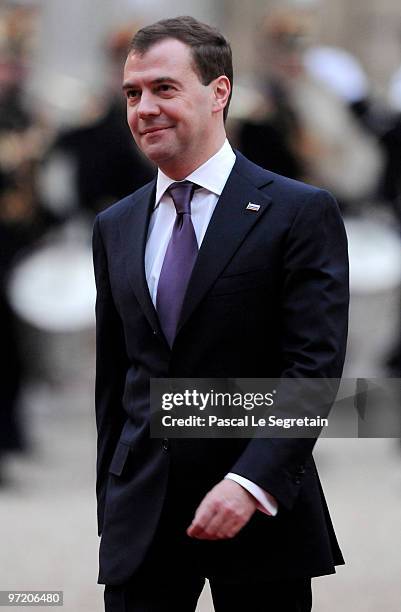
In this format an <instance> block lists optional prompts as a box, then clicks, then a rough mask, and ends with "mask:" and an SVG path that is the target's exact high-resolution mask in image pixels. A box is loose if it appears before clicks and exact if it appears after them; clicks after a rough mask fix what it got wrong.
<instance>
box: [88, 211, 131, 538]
mask: <svg viewBox="0 0 401 612" xmlns="http://www.w3.org/2000/svg"><path fill="white" fill-rule="evenodd" d="M93 262H94V270H95V280H96V290H97V297H96V384H95V409H96V426H97V465H96V468H97V478H96V496H97V508H98V532H99V535H100V534H101V532H102V526H103V516H104V504H105V496H106V488H107V480H108V470H109V466H110V463H111V459H112V456H113V453H114V450H115V448H116V445H117V442H118V440H119V438H120V434H121V430H122V427H123V425H124V422H125V420H126V415H125V412H124V410H123V407H122V397H123V392H124V384H125V377H126V371H127V367H128V358H127V354H126V348H125V340H124V333H123V327H122V322H121V319H120V316H119V314H118V312H117V310H116V307H115V304H114V301H113V297H112V292H111V288H110V280H109V274H108V266H107V257H106V251H105V247H104V244H103V240H102V236H101V230H100V219H99V217H97V218H96V221H95V225H94V228H93Z"/></svg>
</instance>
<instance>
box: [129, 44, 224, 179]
mask: <svg viewBox="0 0 401 612" xmlns="http://www.w3.org/2000/svg"><path fill="white" fill-rule="evenodd" d="M123 88H124V91H125V93H126V98H127V119H128V124H129V127H130V129H131V132H132V135H133V137H134V139H135V141H136V143H137V145H138V147H139V148H140V149H141V150H142V151H143V152H144V153H145V155H146V156H147V157H148V158H149V159H151V160H152V161H153V162H154V163H155V164H156V165H157V166H159V167H160V168H161V169H162V170H163V171H164V172H166V173H167V174H168V175H169V176H171V177H172V178H178V176H179V175H181V174H182V173H183V172H182V171H183V170H184V175H185V174H188V173H189V172H191V171H192V170H194V169H195V168H197V167H198V166H199V165H200V164H202V163H203V162H204V161H205V160H206V159H207V158H208V157H209V156H210V155H212V154H213V153H214V152H215V151H214V150H213V144H214V141H215V139H216V136H215V132H216V125H217V124H216V118H217V115H216V96H215V91H214V82H213V81H212V83H210V84H209V85H203V84H202V83H201V81H200V80H199V77H198V75H197V73H196V72H195V71H194V68H193V63H192V56H191V51H190V48H189V47H188V46H187V45H185V44H184V43H182V42H181V41H178V40H175V39H173V38H168V39H166V40H163V41H161V42H159V43H156V44H155V45H154V46H152V47H150V49H148V51H146V53H144V54H143V55H140V54H138V53H130V55H129V56H128V58H127V61H126V63H125V68H124V86H123ZM182 178H183V177H182Z"/></svg>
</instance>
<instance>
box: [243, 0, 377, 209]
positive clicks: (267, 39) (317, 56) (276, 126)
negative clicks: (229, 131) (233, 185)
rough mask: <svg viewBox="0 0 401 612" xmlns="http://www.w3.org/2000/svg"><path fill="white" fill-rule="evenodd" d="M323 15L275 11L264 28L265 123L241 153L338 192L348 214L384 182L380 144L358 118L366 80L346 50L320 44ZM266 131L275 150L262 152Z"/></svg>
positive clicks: (248, 131) (249, 128)
mask: <svg viewBox="0 0 401 612" xmlns="http://www.w3.org/2000/svg"><path fill="white" fill-rule="evenodd" d="M317 15H318V9H317V8H316V7H314V6H312V7H310V6H309V5H307V6H306V7H305V6H301V7H298V8H297V7H295V6H284V7H279V8H277V7H275V8H273V9H272V10H271V11H269V12H268V14H267V16H266V18H265V21H264V25H263V28H262V29H261V33H260V34H261V35H260V41H259V49H258V55H259V56H260V55H262V56H263V57H264V58H265V61H264V62H263V66H262V68H261V69H260V79H261V82H262V83H264V95H265V112H264V117H263V116H262V117H260V116H259V117H257V118H256V119H255V118H253V117H250V118H249V119H247V120H246V121H244V122H243V125H242V127H241V128H240V130H239V147H240V148H241V150H243V151H244V153H245V154H246V155H248V156H250V157H251V159H253V160H254V161H256V162H257V163H259V164H261V165H263V166H264V167H266V168H270V169H272V170H275V171H277V172H279V173H281V174H285V175H287V176H291V177H292V178H298V179H300V180H304V181H306V182H310V183H313V184H318V185H321V186H323V187H325V188H327V189H329V190H330V191H332V192H333V193H334V194H335V196H336V197H337V199H338V201H339V203H340V206H341V207H342V208H343V210H347V209H349V208H350V207H352V208H355V207H356V208H358V207H359V206H361V205H365V203H366V200H367V199H370V198H372V197H373V194H375V192H376V189H377V185H378V182H379V176H380V173H381V170H382V164H383V159H382V155H381V151H380V147H379V144H378V143H377V139H375V138H374V137H372V135H371V134H370V133H369V132H368V130H366V129H365V128H363V127H362V126H361V124H360V123H359V122H358V121H357V120H356V118H355V116H354V114H353V113H352V112H351V109H350V106H351V104H352V103H354V102H355V101H359V100H360V99H361V98H362V99H364V98H365V96H366V92H367V90H368V81H367V77H366V76H365V75H364V73H363V71H362V69H361V68H360V67H359V65H358V64H357V61H356V60H355V59H354V58H353V57H352V56H351V55H350V54H349V53H346V52H345V51H343V50H342V49H336V48H328V47H319V46H317V45H316V42H315V40H316V28H317ZM260 130H262V131H263V133H264V134H265V136H266V142H268V143H270V146H267V147H263V148H261V147H260V144H258V142H260V140H261V139H260V138H259V136H260Z"/></svg>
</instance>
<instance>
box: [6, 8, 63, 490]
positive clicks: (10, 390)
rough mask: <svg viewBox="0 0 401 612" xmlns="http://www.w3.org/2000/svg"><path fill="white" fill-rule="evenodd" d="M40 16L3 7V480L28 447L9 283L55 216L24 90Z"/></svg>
mask: <svg viewBox="0 0 401 612" xmlns="http://www.w3.org/2000/svg"><path fill="white" fill-rule="evenodd" d="M36 17H37V12H36V10H34V9H33V8H32V7H10V6H9V7H3V8H2V9H1V10H0V33H1V35H0V329H1V342H0V369H1V377H0V486H1V483H2V479H1V462H2V456H3V455H4V453H5V452H9V451H15V450H21V449H22V448H23V447H24V434H23V431H22V424H21V420H20V418H19V392H20V389H21V382H22V375H23V363H22V357H21V352H22V347H21V346H20V344H19V341H18V335H17V330H16V328H17V324H16V320H15V316H14V314H13V311H12V308H11V306H10V303H9V300H8V297H7V292H6V287H7V283H8V281H9V276H10V272H11V270H12V268H13V265H14V264H15V261H16V259H17V257H18V256H19V255H20V254H21V252H23V251H24V250H26V249H28V248H29V247H30V246H31V245H32V244H33V243H34V242H35V241H36V240H37V239H39V237H40V236H42V235H43V233H44V232H45V231H46V230H47V228H48V227H49V226H50V224H51V222H52V216H51V215H49V214H48V213H46V212H45V211H44V209H43V208H42V206H41V202H40V197H39V195H38V192H37V189H36V183H35V179H36V172H37V168H38V163H39V160H40V156H41V153H42V151H43V149H44V146H45V140H46V132H45V130H44V129H43V128H42V127H41V126H40V125H38V124H37V123H36V120H35V117H34V116H33V114H32V112H31V109H30V107H29V105H27V104H26V96H25V85H26V79H27V76H28V71H29V56H30V53H31V52H32V46H33V39H34V25H35V21H36ZM5 482H6V480H4V479H3V484H4V483H5Z"/></svg>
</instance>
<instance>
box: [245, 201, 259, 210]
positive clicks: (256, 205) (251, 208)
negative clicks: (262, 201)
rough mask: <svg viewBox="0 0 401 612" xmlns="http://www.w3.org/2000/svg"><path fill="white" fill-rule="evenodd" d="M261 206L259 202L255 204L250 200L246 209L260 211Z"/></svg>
mask: <svg viewBox="0 0 401 612" xmlns="http://www.w3.org/2000/svg"><path fill="white" fill-rule="evenodd" d="M259 208H260V206H259V204H253V203H252V202H248V206H247V207H246V210H253V212H258V210H259Z"/></svg>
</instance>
